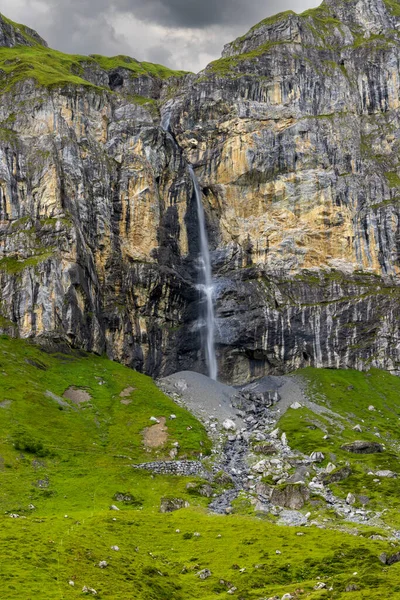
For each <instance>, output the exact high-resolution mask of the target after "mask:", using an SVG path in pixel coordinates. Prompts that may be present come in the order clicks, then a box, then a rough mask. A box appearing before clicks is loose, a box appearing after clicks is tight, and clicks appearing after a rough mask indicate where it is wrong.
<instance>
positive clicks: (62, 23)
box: [0, 0, 321, 71]
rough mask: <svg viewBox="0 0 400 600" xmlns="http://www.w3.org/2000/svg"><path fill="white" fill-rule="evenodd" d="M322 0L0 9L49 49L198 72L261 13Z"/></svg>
mask: <svg viewBox="0 0 400 600" xmlns="http://www.w3.org/2000/svg"><path fill="white" fill-rule="evenodd" d="M320 3H321V0H2V2H1V9H0V10H1V12H3V13H4V14H5V15H6V16H8V17H9V18H11V19H13V20H14V21H18V22H20V23H24V24H25V25H29V26H30V27H33V28H34V29H36V30H37V31H38V32H39V33H40V34H41V35H42V37H44V38H45V39H46V40H47V41H48V42H49V44H50V46H52V47H53V48H57V49H59V50H63V51H65V52H73V53H79V54H106V55H114V54H128V55H130V56H134V57H135V58H137V59H138V60H148V61H151V62H159V63H162V64H164V65H167V66H169V67H173V68H177V69H185V70H192V71H199V70H201V69H202V68H204V67H205V66H206V64H207V63H209V62H210V61H211V60H215V59H216V58H218V57H219V56H220V54H221V51H222V48H223V46H224V44H226V43H228V42H229V41H231V40H233V39H235V38H236V37H237V36H238V35H242V34H243V33H245V32H246V31H247V30H248V29H249V28H250V27H251V26H252V25H254V24H255V23H258V22H259V21H261V20H262V19H264V18H265V17H268V16H270V15H272V14H275V13H277V12H280V11H283V10H289V9H291V10H295V11H296V12H302V11H303V10H306V9H307V8H311V7H314V6H318V5H319V4H320Z"/></svg>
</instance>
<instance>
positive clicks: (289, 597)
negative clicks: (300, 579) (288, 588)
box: [281, 594, 293, 600]
mask: <svg viewBox="0 0 400 600" xmlns="http://www.w3.org/2000/svg"><path fill="white" fill-rule="evenodd" d="M292 598H293V596H292V594H284V595H283V596H282V599H281V600H292Z"/></svg>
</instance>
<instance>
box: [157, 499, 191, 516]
mask: <svg viewBox="0 0 400 600" xmlns="http://www.w3.org/2000/svg"><path fill="white" fill-rule="evenodd" d="M188 506H189V502H186V500H182V498H161V506H160V512H161V513H171V512H175V511H176V510H181V509H182V508H188Z"/></svg>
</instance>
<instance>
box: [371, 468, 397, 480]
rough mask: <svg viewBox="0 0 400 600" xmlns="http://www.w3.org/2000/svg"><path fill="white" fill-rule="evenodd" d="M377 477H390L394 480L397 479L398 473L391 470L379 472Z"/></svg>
mask: <svg viewBox="0 0 400 600" xmlns="http://www.w3.org/2000/svg"><path fill="white" fill-rule="evenodd" d="M375 475H376V476H377V477H388V478H390V479H394V478H395V477H397V473H394V472H393V471H389V470H383V471H377V472H376V473H375Z"/></svg>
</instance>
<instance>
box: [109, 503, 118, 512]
mask: <svg viewBox="0 0 400 600" xmlns="http://www.w3.org/2000/svg"><path fill="white" fill-rule="evenodd" d="M110 510H118V511H119V508H118V506H115V504H111V506H110Z"/></svg>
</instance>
